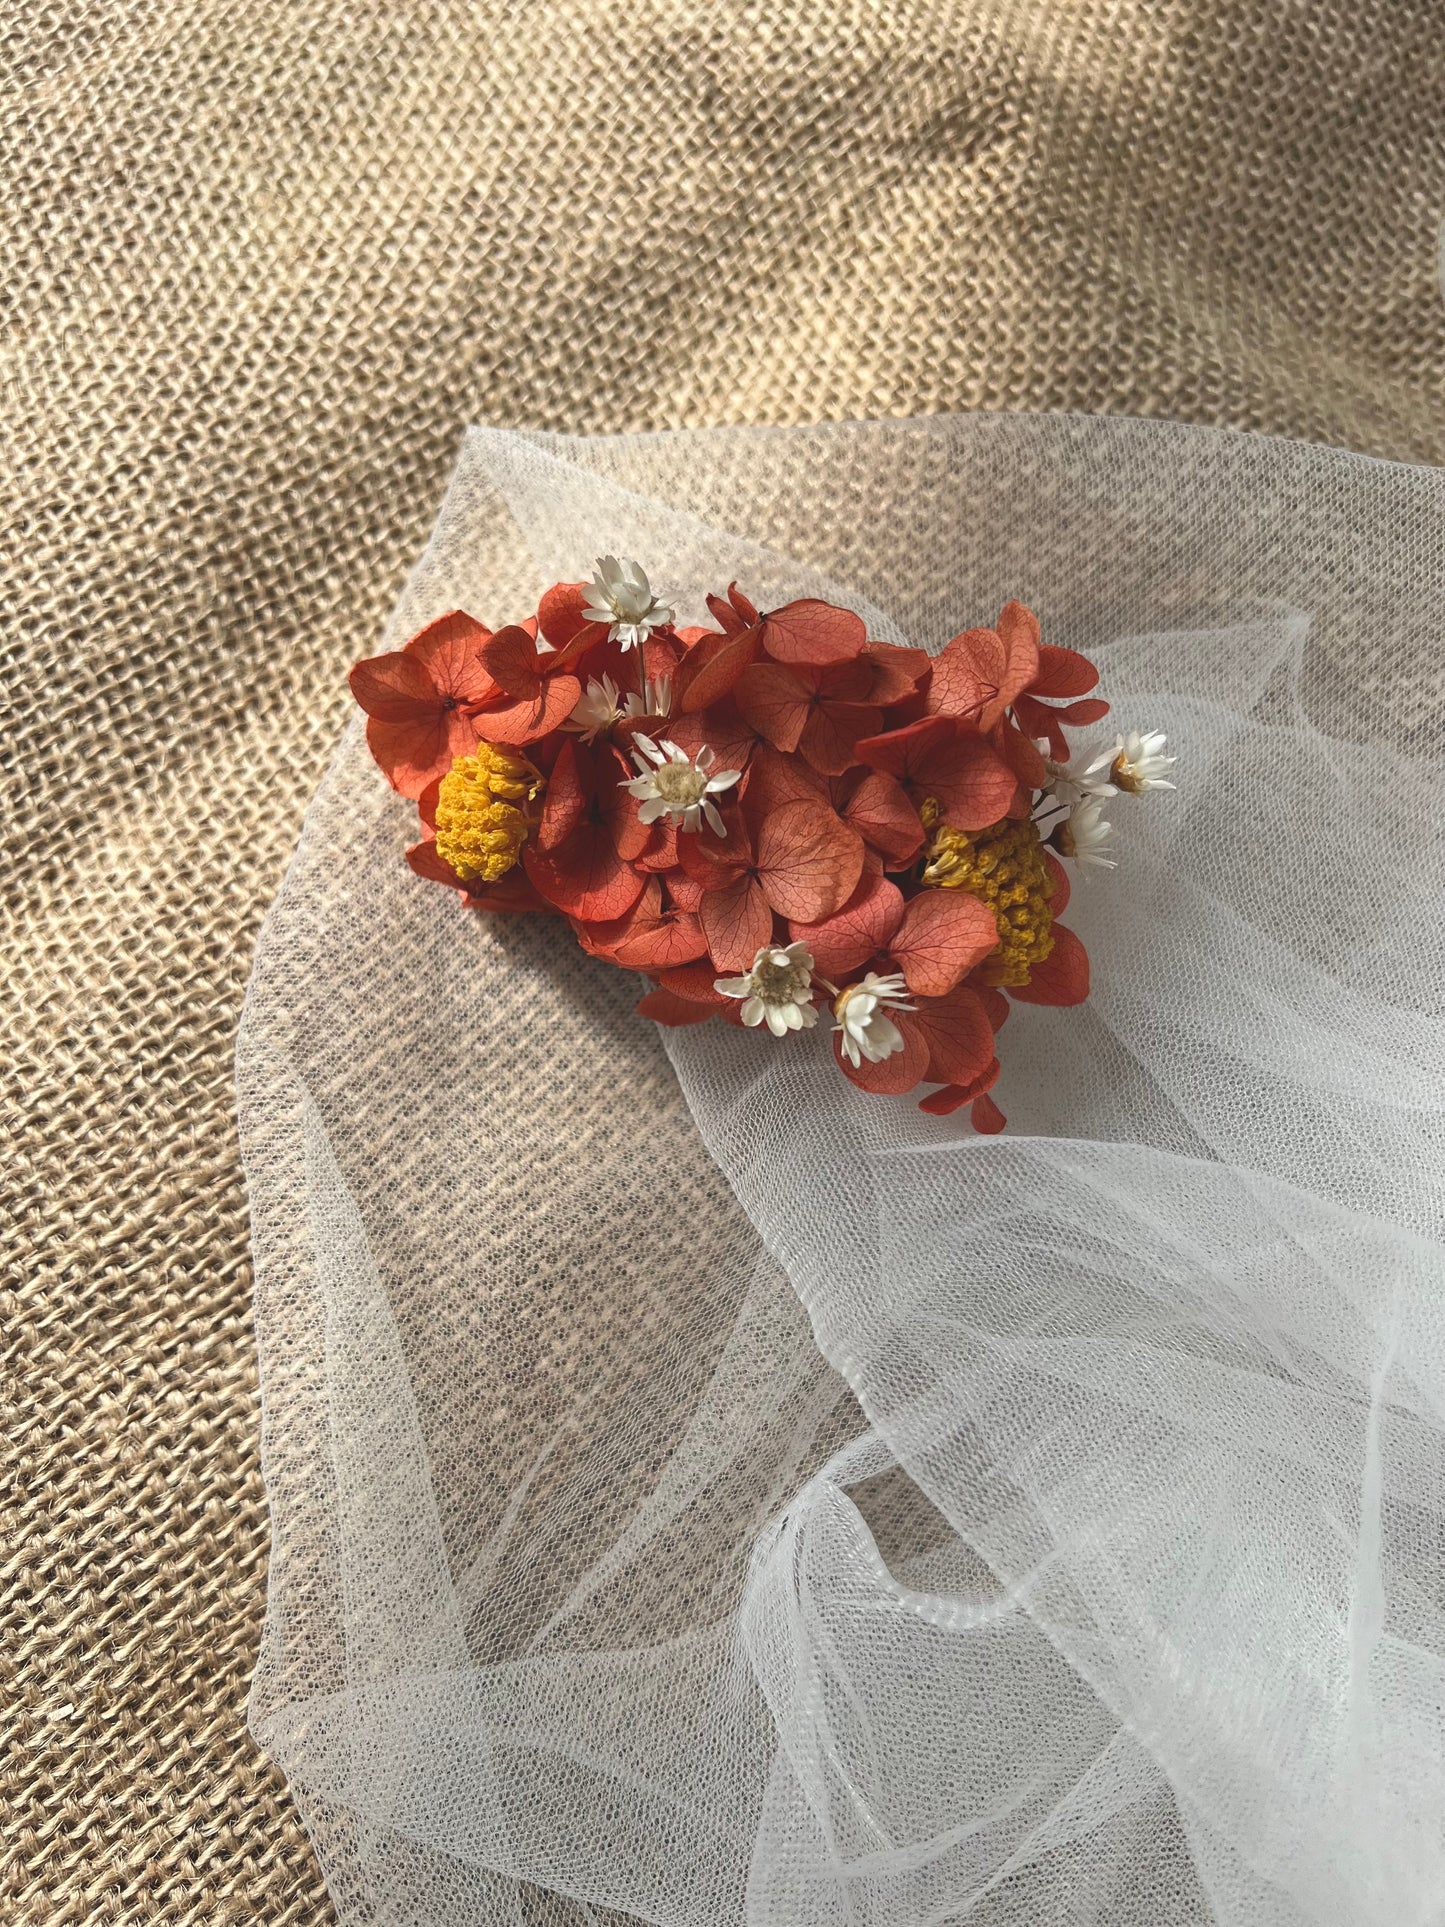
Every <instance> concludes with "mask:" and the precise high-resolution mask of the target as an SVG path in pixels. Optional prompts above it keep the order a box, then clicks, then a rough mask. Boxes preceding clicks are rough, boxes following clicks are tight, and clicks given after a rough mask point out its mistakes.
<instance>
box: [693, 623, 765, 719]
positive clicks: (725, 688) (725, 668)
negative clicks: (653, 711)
mask: <svg viewBox="0 0 1445 1927" xmlns="http://www.w3.org/2000/svg"><path fill="white" fill-rule="evenodd" d="M761 647H762V632H761V630H759V629H757V628H748V629H744V630H742V631H741V633H739V634H736V635H721V636H718V635H712V634H708V635H705V636H704V637H703V639H702V641H701V642H697V643H694V644H693V646H692V648H691V649H689V650H688V652H687V654H686V655H685V656H684V657H683V659H682V661H681V662H680V663H679V664H678V666H677V670H676V672H675V674H674V676H673V684H672V695H673V708H674V709H675V710H676V711H677V712H678V713H679V714H681V715H696V714H697V712H698V711H699V710H703V709H710V708H711V707H712V705H713V704H714V703H715V702H719V701H721V699H722V698H723V697H724V696H726V695H728V694H729V693H730V691H731V690H732V688H733V687H734V685H735V684H736V682H737V680H738V678H739V677H740V676H741V675H742V674H743V672H744V670H746V669H747V668H748V667H749V666H750V665H751V664H752V663H753V662H754V661H756V659H757V654H758V651H759V649H760V648H761Z"/></svg>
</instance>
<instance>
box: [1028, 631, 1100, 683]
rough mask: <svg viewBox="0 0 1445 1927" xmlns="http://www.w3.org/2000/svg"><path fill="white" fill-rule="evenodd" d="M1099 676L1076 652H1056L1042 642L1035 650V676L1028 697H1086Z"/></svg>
mask: <svg viewBox="0 0 1445 1927" xmlns="http://www.w3.org/2000/svg"><path fill="white" fill-rule="evenodd" d="M1098 680H1099V672H1098V670H1097V669H1096V668H1095V667H1094V665H1093V663H1091V662H1090V661H1089V658H1088V657H1087V656H1081V655H1080V654H1079V652H1078V650H1077V649H1060V648H1058V647H1057V646H1056V645H1055V644H1054V643H1051V642H1046V643H1043V644H1041V645H1040V648H1039V667H1038V673H1037V674H1036V675H1035V677H1034V679H1033V681H1032V682H1031V683H1030V684H1029V694H1030V695H1031V696H1087V695H1088V693H1089V691H1090V690H1091V689H1093V688H1094V687H1095V686H1096V685H1097V683H1098Z"/></svg>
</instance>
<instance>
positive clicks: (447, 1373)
mask: <svg viewBox="0 0 1445 1927" xmlns="http://www.w3.org/2000/svg"><path fill="white" fill-rule="evenodd" d="M604 553H616V554H621V555H629V556H635V557H637V558H638V559H640V560H641V561H642V562H643V563H644V564H645V566H646V567H647V569H648V570H649V572H650V574H651V575H652V577H653V580H654V582H660V583H661V584H662V586H663V587H664V589H665V590H666V591H668V592H670V593H671V594H672V595H673V596H674V597H675V598H676V599H677V600H678V602H679V605H680V610H681V613H682V615H683V616H684V617H694V618H695V617H696V615H697V614H698V612H699V611H698V599H699V597H700V594H701V592H702V590H703V589H705V588H708V587H720V586H723V585H725V584H726V583H727V581H728V580H729V579H730V578H732V577H734V576H736V577H738V578H739V579H740V580H741V582H742V584H743V586H744V587H745V588H746V589H747V591H748V593H749V594H750V595H753V596H754V597H755V598H756V599H757V600H759V601H760V602H763V603H774V604H775V603H776V602H778V601H781V600H783V599H785V598H786V597H788V596H790V595H795V594H799V593H817V594H822V595H826V596H829V597H831V598H833V599H835V600H839V601H843V602H847V603H849V604H851V605H852V606H853V607H855V608H858V609H860V610H861V611H862V612H863V613H864V614H866V615H867V616H868V618H869V621H870V625H871V627H872V629H873V632H874V633H875V634H876V635H879V636H881V637H884V638H888V639H892V640H896V641H902V640H907V641H909V642H912V643H917V644H922V645H924V646H926V647H929V648H932V649H936V648H938V647H940V646H941V645H942V643H943V642H945V641H946V640H947V638H948V637H949V636H950V635H951V634H953V633H954V632H955V631H957V630H958V629H960V628H963V627H965V626H968V625H970V624H976V623H979V622H986V621H988V620H990V619H991V618H992V616H993V615H994V614H996V612H997V610H998V608H999V606H1000V604H1001V603H1002V601H1003V600H1004V599H1006V598H1007V597H1008V596H1010V595H1017V596H1019V597H1021V598H1022V599H1023V600H1025V601H1027V602H1028V603H1029V604H1031V606H1033V607H1034V608H1035V609H1036V610H1037V611H1038V612H1039V614H1040V616H1041V618H1042V621H1043V624H1044V631H1045V634H1046V636H1047V637H1049V638H1051V639H1053V640H1055V641H1059V642H1065V643H1069V644H1073V645H1076V646H1079V647H1082V648H1085V649H1087V650H1088V651H1090V652H1091V653H1092V654H1093V655H1094V656H1095V658H1096V659H1097V660H1098V662H1099V663H1100V665H1101V667H1102V671H1103V679H1104V693H1106V694H1107V695H1108V696H1109V697H1110V698H1111V699H1112V700H1113V702H1114V704H1115V705H1116V716H1117V720H1118V721H1119V723H1120V724H1121V726H1128V725H1138V726H1147V727H1154V728H1162V729H1166V730H1167V731H1168V732H1169V734H1170V737H1171V739H1172V746H1174V747H1177V749H1178V752H1179V757H1180V762H1179V767H1178V775H1179V779H1180V780H1179V790H1178V794H1177V795H1176V796H1173V797H1163V798H1153V799H1150V800H1149V801H1148V802H1147V803H1140V804H1131V803H1130V801H1129V799H1121V800H1120V802H1119V803H1118V804H1117V805H1116V806H1115V807H1114V809H1113V811H1112V814H1113V816H1114V818H1115V821H1116V823H1117V825H1118V828H1119V831H1120V845H1121V851H1120V856H1121V860H1120V864H1119V868H1118V869H1117V870H1116V871H1115V872H1113V873H1112V874H1111V875H1110V876H1108V877H1107V878H1105V879H1103V880H1100V881H1098V882H1094V883H1090V882H1088V881H1086V882H1084V883H1081V884H1080V885H1079V886H1078V888H1077V890H1076V895H1075V903H1074V906H1073V907H1072V908H1071V911H1070V917H1069V921H1070V922H1071V923H1073V924H1074V925H1075V927H1076V928H1078V930H1079V931H1080V933H1081V934H1082V935H1083V937H1084V938H1085V941H1086V942H1087V944H1088V946H1089V949H1090V951H1091V953H1092V957H1093V964H1094V986H1095V988H1094V993H1093V996H1092V998H1091V1000H1090V1002H1089V1003H1088V1004H1087V1005H1086V1006H1085V1007H1084V1008H1082V1009H1080V1010H1076V1011H1061V1012H1054V1011H1045V1010H1034V1009H1023V1008H1020V1009H1018V1010H1017V1011H1016V1012H1015V1013H1014V1015H1013V1017H1012V1019H1011V1020H1010V1022H1009V1024H1008V1027H1007V1029H1006V1031H1005V1033H1004V1036H1003V1039H1002V1045H1003V1051H1002V1054H1003V1056H1004V1059H1005V1064H1006V1069H1005V1075H1004V1078H1003V1082H1002V1085H1001V1088H1000V1091H999V1092H998V1095H999V1097H1000V1101H1001V1102H1002V1104H1003V1107H1004V1109H1005V1110H1006V1111H1007V1113H1008V1115H1009V1119H1010V1129H1009V1132H1008V1134H1007V1135H1006V1136H1004V1137H1002V1138H998V1139H988V1140H985V1139H979V1138H975V1137H973V1136H972V1135H971V1134H970V1132H969V1130H968V1127H967V1125H966V1124H965V1123H962V1122H960V1121H959V1120H957V1119H953V1120H931V1119H927V1118H925V1117H923V1116H922V1115H921V1114H920V1113H919V1112H918V1111H917V1110H916V1108H914V1107H913V1104H912V1101H911V1100H896V1101H895V1100H883V1099H878V1098H870V1097H864V1096H862V1095H861V1094H860V1093H858V1092H856V1091H854V1090H853V1089H852V1088H851V1087H850V1086H849V1085H848V1084H847V1083H846V1082H845V1080H844V1079H843V1078H842V1077H841V1076H840V1075H839V1074H838V1072H837V1071H836V1069H835V1067H834V1065H833V1062H832V1059H831V1054H830V1052H829V1048H828V1044H827V1039H826V1032H825V1031H823V1030H820V1031H819V1032H817V1033H815V1034H800V1035H796V1036H790V1037H788V1038H787V1039H785V1040H782V1041H774V1040H773V1039H771V1038H769V1037H768V1036H766V1035H765V1034H762V1035H760V1034H756V1033H745V1034H744V1033H738V1032H736V1031H733V1030H732V1029H730V1028H725V1027H722V1026H707V1027H704V1028H702V1029H699V1030H688V1031H680V1032H672V1033H668V1034H666V1035H665V1037H664V1036H663V1035H662V1034H661V1033H659V1032H658V1031H657V1030H656V1029H655V1028H654V1027H653V1026H652V1025H651V1024H649V1023H647V1022H646V1021H645V1020H644V1019H642V1018H639V1017H637V1016H635V1015H634V1014H633V1012H632V1004H633V1002H634V1000H635V997H636V994H637V989H638V986H637V984H636V982H635V980H633V979H630V978H628V977H626V976H625V975H623V974H622V973H620V972H617V971H614V970H611V969H609V968H608V967H607V966H604V965H601V964H594V963H593V962H591V961H590V960H588V959H586V958H585V957H583V956H582V955H581V953H580V952H579V951H578V950H577V949H576V947H575V945H574V944H573V943H572V942H571V939H570V936H569V934H568V933H567V931H566V930H565V927H564V926H562V925H560V924H557V923H554V922H551V921H544V920H538V919H521V920H508V919H491V920H489V919H485V918H480V917H478V916H476V915H475V914H469V913H467V912H466V911H465V910H464V909H463V908H462V907H461V905H460V903H459V902H458V901H457V900H456V899H455V898H454V897H452V896H450V895H448V894H446V893H444V892H442V891H440V890H438V889H437V888H436V887H435V886H434V885H431V884H426V883H422V882H420V881H418V880H417V879H415V878H414V877H413V876H412V875H411V874H410V873H409V871H408V870H407V869H406V868H405V865H404V863H403V861H402V851H403V849H404V846H405V844H406V843H407V841H408V840H410V839H411V838H412V837H413V836H414V830H413V828H412V821H411V820H410V819H411V818H412V812H411V811H410V808H409V806H407V805H405V804H403V803H402V802H401V801H400V800H399V799H398V798H396V797H395V796H393V795H392V794H391V793H390V792H389V791H388V790H387V789H386V787H385V785H384V783H383V782H382V779H381V778H380V776H379V775H378V774H377V773H376V771H375V770H374V769H373V768H372V766H371V764H370V762H369V759H368V757H367V755H366V751H365V747H364V743H363V742H362V740H361V737H360V734H359V730H358V729H357V728H356V727H353V729H352V730H351V731H350V732H349V733H348V735H347V737H346V739H345V741H344V742H343V744H342V745H341V748H340V750H339V752H338V754H337V757H336V759H335V761H334V763H333V765H332V767H331V769H330V770H329V772H328V774H327V776H326V778H325V781H324V783H323V785H322V788H321V791H320V793H319V795H318V796H317V798H316V801H315V803H314V805H313V807H312V810H311V812H310V814H309V816H308V818H307V823H306V828H305V831H304V834H303V837H302V840H301V845H300V848H299V850H298V853H297V855H296V858H295V861H294V863H293V865H292V868H291V871H290V873H289V875H288V876H287V879H286V882H285V885H284V887H283V889H282V892H281V895H280V898H279V901H278V902H277V904H276V907H275V909H274V911H273V913H272V916H271V918H270V921H269V923H268V925H267V928H266V932H265V935H264V937H263V939H262V943H261V946H260V949H259V952H258V956H257V961H256V967H255V974H254V978H253V981H252V986H251V990H250V995H249V998H248V1002H247V1009H246V1017H245V1022H244V1026H243V1034H242V1038H241V1043H240V1050H239V1089H240V1112H241V1125H242V1133H243V1141H244V1147H245V1154H246V1160H247V1166H248V1172H249V1177H250V1184H251V1190H252V1199H253V1212H254V1233H255V1255H256V1268H257V1298H256V1309H257V1328H258V1333H259V1340H260V1350H261V1362H262V1370H263V1389H264V1398H265V1436H264V1453H265V1471H266V1480H267V1486H268V1490H269V1493H270V1497H271V1503H272V1508H273V1516H274V1521H275V1544H274V1550H273V1557H272V1562H271V1575H270V1604H269V1610H268V1615H267V1625H266V1634H265V1643H264V1648H263V1651H262V1653H261V1657H260V1663H259V1667H258V1670H257V1675H256V1682H255V1688H254V1694H253V1700H252V1718H253V1724H254V1728H255V1731H256V1733H257V1735H258V1737H259V1739H260V1740H261V1741H262V1742H263V1744H264V1745H265V1746H267V1747H268V1748H269V1749H270V1750H271V1751H272V1752H273V1753H274V1754H275V1756H276V1757H277V1758H278V1760H279V1761H280V1763H281V1764H282V1766H283V1767H284V1769H285V1771H286V1772H287V1774H288V1775H289V1777H290V1780H291V1783H292V1786H293V1788H294V1790H295V1793H296V1796H297V1798H298V1800H299V1801H300V1803H301V1805H302V1808H303V1810H304V1812H305V1815H306V1818H307V1821H308V1824H309V1826H310V1827H311V1830H312V1832H313V1835H314V1838H315V1840H316V1842H317V1845H318V1847H319V1849H320V1852H321V1855H322V1858H323V1860H324V1863H325V1866H326V1869H327V1874H328V1878H329V1880H330V1883H331V1887H332V1892H333V1894H334V1897H335V1900H336V1904H337V1907H338V1911H339V1913H340V1915H341V1918H342V1920H343V1921H345V1922H347V1923H353V1922H354V1923H363V1922H365V1923H381V1922H386V1923H403V1922H404V1923H408V1924H409V1927H443V1923H445V1927H462V1924H463V1923H468V1924H469V1927H474V1924H475V1923H483V1922H487V1923H489V1922H494V1921H495V1922H508V1923H521V1922H545V1921H555V1922H558V1923H563V1922H587V1921H599V1920H608V1919H612V1918H614V1917H617V1916H620V1917H623V1918H637V1919H641V1920H647V1921H655V1922H660V1923H666V1927H729V1924H730V1923H740V1922H747V1923H751V1924H752V1927H843V1923H848V1927H934V1924H937V1927H943V1924H944V1923H952V1922H965V1921H966V1922H970V1923H978V1927H1041V1924H1042V1923H1059V1924H1060V1927H1062V1924H1063V1923H1070V1927H1074V1924H1075V1923H1079V1924H1082V1923H1099V1927H1113V1924H1115V1923H1117V1924H1118V1927H1184V1924H1185V1923H1190V1927H1194V1924H1196V1923H1205V1922H1208V1923H1216V1924H1217V1927H1245V1924H1246V1923H1248V1924H1249V1927H1302V1924H1303V1923H1307V1922H1310V1923H1313V1922H1331V1923H1351V1924H1353V1923H1372V1924H1374V1923H1378V1927H1414V1924H1415V1923H1419V1924H1420V1927H1424V1923H1429V1922H1438V1921H1440V1920H1441V1919H1442V1918H1445V1267H1442V1262H1441V1260H1442V1242H1441V1241H1442V1219H1445V1214H1442V1149H1445V1123H1442V1091H1445V953H1442V936H1441V931H1442V926H1445V821H1442V818H1445V790H1442V786H1441V780H1440V779H1441V764H1440V754H1441V746H1442V744H1441V718H1442V704H1445V669H1442V665H1445V639H1442V620H1445V615H1442V612H1445V486H1442V481H1441V478H1440V477H1439V476H1437V475H1436V474H1434V473H1432V472H1426V471H1420V470H1410V469H1404V468H1399V467H1392V466H1388V465H1385V464H1379V463H1374V462H1370V461H1366V460H1363V459H1360V458H1357V457H1353V456H1348V455H1344V454H1340V453H1336V452H1333V451H1328V450H1321V449H1312V448H1305V447H1301V446H1295V445H1288V444H1278V443H1267V442H1264V441H1260V440H1256V439H1252V438H1248V437H1243V436H1228V435H1222V434H1215V433H1210V432H1204V431H1198V430H1190V429H1186V428H1182V427H1178V426H1174V425H1170V424H1149V423H1130V422H1113V421H1096V420H1083V419H1072V418H1061V419H1029V418H1008V417H979V418H957V419H943V420H932V421H924V422H907V423H899V422H895V423H885V424H864V425H842V426H835V427H828V428H818V429H806V430H789V431H742V430H739V431H731V430H729V431H707V432H700V433H682V434H677V435H664V436H655V437H638V438H625V439H616V440H612V439H609V440H602V441H585V440H570V439H566V438H558V437H549V436H543V435H519V434H503V433H494V432H481V431H478V432H474V433H473V434H472V435H471V436H470V437H469V438H468V440H467V442H466V445H465V449H464V452H463V456H462V460H461V465H460V467H459V470H458V472H457V476H456V479H455V482H454V484H453V486H452V489H451V491H450V493H449V495H448V497H447V500H446V503H445V506H444V508H443V511H442V515H441V518H440V521H439V524H438V526H437V530H436V533H435V536H434V538H433V541H432V543H431V546H430V548H429V550H428V552H427V554H426V556H425V558H424V560H423V561H422V563H421V565H420V567H419V569H418V571H417V573H416V575H415V577H414V579H413V581H412V582H411V584H410V585H409V587H408V589H407V592H406V594H405V596H404V597H403V600H402V604H401V607H400V608H399V610H398V612H397V617H396V621H395V623H394V625H393V629H392V632H391V636H390V638H389V640H390V642H391V644H393V645H395V644H399V642H400V641H401V640H403V639H404V638H405V636H406V635H407V634H408V633H410V632H411V631H412V630H413V629H414V628H415V627H417V626H419V624H420V623H421V622H422V621H423V620H425V619H426V618H429V617H430V616H432V615H435V614H437V613H439V612H441V611H442V610H444V609H447V608H450V607H453V606H457V605H462V606H465V607H467V608H468V609H470V610H472V611H473V612H474V613H476V614H477V615H479V616H480V617H482V618H483V619H484V620H491V621H493V622H500V621H502V620H504V619H509V618H511V617H514V616H515V615H517V614H518V613H519V611H521V610H523V609H525V608H526V607H527V606H529V605H530V603H531V602H532V600H533V599H534V598H535V596H536V595H537V593H538V592H539V591H540V590H541V588H543V587H544V586H545V585H546V584H547V583H548V582H550V581H553V580H555V579H559V578H563V579H577V578H578V577H580V576H583V575H585V574H587V573H588V572H589V570H590V566H591V564H592V561H593V558H594V557H595V556H597V555H599V554H604ZM350 641H351V643H352V644H353V645H354V647H353V650H352V652H353V653H356V654H360V653H366V652H368V651H369V650H370V649H371V648H372V647H373V646H375V639H374V638H369V637H356V638H352V639H350ZM1097 733H1102V732H1097ZM664 1052H665V1053H666V1054H664ZM669 1060H670V1063H669Z"/></svg>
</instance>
